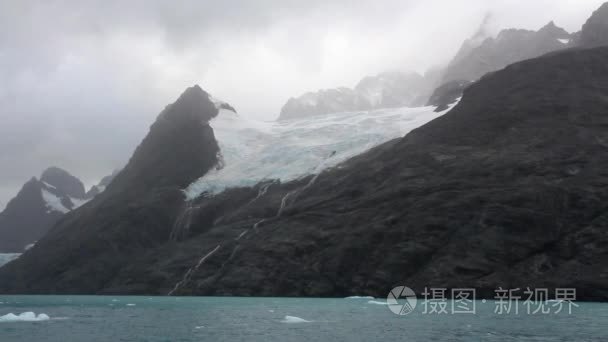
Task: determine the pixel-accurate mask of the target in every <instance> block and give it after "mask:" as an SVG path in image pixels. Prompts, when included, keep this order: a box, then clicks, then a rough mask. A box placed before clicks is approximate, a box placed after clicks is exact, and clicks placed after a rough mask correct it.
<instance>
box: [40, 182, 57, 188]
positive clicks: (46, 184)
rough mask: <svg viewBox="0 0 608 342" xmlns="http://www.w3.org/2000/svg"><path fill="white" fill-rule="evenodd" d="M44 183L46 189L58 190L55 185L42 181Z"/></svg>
mask: <svg viewBox="0 0 608 342" xmlns="http://www.w3.org/2000/svg"><path fill="white" fill-rule="evenodd" d="M42 183H43V184H44V185H45V186H46V187H48V188H51V189H54V190H57V188H56V187H55V186H54V185H51V184H49V183H47V182H45V181H42Z"/></svg>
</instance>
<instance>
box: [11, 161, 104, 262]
mask: <svg viewBox="0 0 608 342" xmlns="http://www.w3.org/2000/svg"><path fill="white" fill-rule="evenodd" d="M97 193H99V192H97ZM94 195H95V194H92V193H88V195H87V193H85V188H84V185H83V184H82V182H81V181H80V180H79V179H78V178H76V177H74V176H72V175H71V174H70V173H68V172H67V171H65V170H63V169H60V168H57V167H50V168H48V169H46V170H45V171H44V172H43V173H42V175H41V176H40V179H37V178H36V177H33V178H31V179H30V180H29V181H28V182H26V183H25V184H24V185H23V187H22V188H21V190H20V191H19V193H18V194H17V195H16V196H15V198H13V199H12V200H11V201H10V202H9V203H8V204H7V205H6V208H5V210H4V211H3V212H2V213H0V253H18V252H22V251H23V250H24V249H26V248H27V247H28V246H30V245H31V244H33V243H35V242H36V241H37V240H38V239H40V238H41V237H42V236H44V234H45V233H46V232H47V231H48V230H49V229H50V228H51V226H52V225H53V224H55V222H57V220H58V219H59V218H60V217H61V216H63V215H64V214H66V213H68V212H70V211H72V210H74V209H76V208H78V207H80V206H82V205H83V204H85V203H86V202H87V201H89V200H90V199H91V198H92V197H94Z"/></svg>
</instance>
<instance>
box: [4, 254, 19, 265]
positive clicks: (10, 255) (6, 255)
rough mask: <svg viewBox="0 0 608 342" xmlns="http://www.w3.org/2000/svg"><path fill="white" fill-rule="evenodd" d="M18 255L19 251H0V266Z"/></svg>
mask: <svg viewBox="0 0 608 342" xmlns="http://www.w3.org/2000/svg"><path fill="white" fill-rule="evenodd" d="M20 256H21V253H0V267H2V266H4V265H6V264H8V263H9V262H11V261H13V260H15V259H17V258H18V257H20Z"/></svg>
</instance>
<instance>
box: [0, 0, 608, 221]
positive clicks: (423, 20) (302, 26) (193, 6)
mask: <svg viewBox="0 0 608 342" xmlns="http://www.w3.org/2000/svg"><path fill="white" fill-rule="evenodd" d="M603 1H604V0H597V1H595V0H585V1H572V0H526V1H519V0H497V1H486V0H463V1H448V0H442V1H440V0H426V1H420V0H416V1H414V0H385V1H378V0H335V1H327V0H323V1H317V0H310V1H304V2H303V1H290V0H228V1H213V2H212V1H196V0H190V1H189V0H184V1H159V0H147V1H137V0H135V1H129V2H125V1H112V0H106V1H28V0H21V1H10V0H3V1H0V76H1V79H2V82H1V83H0V116H1V124H0V165H1V166H2V167H1V170H2V171H1V172H0V209H2V208H3V207H4V205H5V204H6V202H7V201H8V200H9V199H10V198H12V197H13V196H14V195H15V194H16V192H17V191H18V190H19V188H20V187H21V185H22V184H23V183H24V182H25V181H27V180H28V179H29V178H31V177H32V176H39V175H40V173H41V172H42V171H43V170H44V169H45V168H46V167H48V166H51V165H55V166H59V167H62V168H65V169H66V170H68V171H69V172H71V173H72V174H74V175H75V176H77V177H79V178H80V179H82V180H83V182H85V185H86V186H87V187H89V186H90V185H92V184H94V183H96V182H97V181H98V180H99V178H101V177H102V176H104V175H107V174H109V173H111V172H112V170H113V169H115V168H118V167H120V166H121V165H123V164H125V163H126V161H127V159H128V157H129V156H130V154H131V152H132V151H133V149H134V148H135V147H136V145H137V144H138V143H139V141H140V140H141V139H142V138H143V136H144V135H145V133H146V131H147V129H148V127H149V125H150V124H151V123H152V122H153V120H154V119H155V117H156V115H157V114H158V113H159V112H160V111H161V110H162V108H164V106H165V105H166V104H168V103H170V102H172V101H173V100H174V99H175V98H176V97H177V96H178V95H179V94H180V93H181V92H182V91H183V90H184V89H185V88H186V87H188V86H190V85H192V84H195V83H197V84H200V85H201V87H203V89H205V90H207V91H208V92H210V93H211V94H213V95H214V96H215V97H217V98H220V99H222V100H224V101H227V102H229V103H230V104H232V105H233V106H234V107H235V108H236V109H237V110H238V111H239V113H240V115H244V116H248V117H251V118H256V119H260V120H273V119H275V118H276V117H277V116H278V114H279V111H280V108H281V106H282V105H283V104H284V103H285V102H286V101H287V99H288V98H289V97H292V96H298V95H300V94H302V93H303V92H306V91H312V90H317V89H321V88H332V87H336V86H351V87H352V86H354V85H355V84H356V83H357V81H358V80H359V79H361V78H362V77H364V76H366V75H373V74H377V73H379V72H382V71H386V70H403V71H407V70H412V71H417V72H420V73H424V72H425V71H426V70H427V69H429V68H432V67H435V66H442V65H444V64H446V63H447V62H448V61H449V60H450V59H451V58H452V57H453V55H454V54H455V53H456V51H457V50H458V48H459V47H460V45H461V44H462V42H463V41H464V40H465V39H466V38H469V37H471V36H472V35H473V34H474V33H475V32H477V31H478V30H479V29H480V27H482V26H483V30H484V33H485V34H486V35H488V36H492V35H494V34H496V33H497V32H498V31H499V30H500V29H503V28H510V27H515V28H525V29H534V30H537V29H539V28H540V27H542V26H544V25H545V24H546V23H548V22H549V21H551V20H554V21H555V23H556V24H557V25H558V26H561V27H563V28H565V29H566V30H568V31H570V32H573V31H578V30H580V27H581V25H582V24H583V23H584V21H585V19H586V18H587V17H589V15H590V13H591V12H592V11H593V10H594V9H596V8H597V7H598V6H599V5H600V4H601V3H602V2H603ZM482 23H483V25H482Z"/></svg>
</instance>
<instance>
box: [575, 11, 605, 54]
mask: <svg viewBox="0 0 608 342" xmlns="http://www.w3.org/2000/svg"><path fill="white" fill-rule="evenodd" d="M577 45H578V46H581V47H597V46H604V45H608V3H604V4H603V5H602V6H601V7H600V8H599V9H598V10H596V11H595V12H593V15H591V18H589V20H587V22H586V23H585V25H583V29H582V31H581V32H580V36H579V39H578V41H577Z"/></svg>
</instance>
